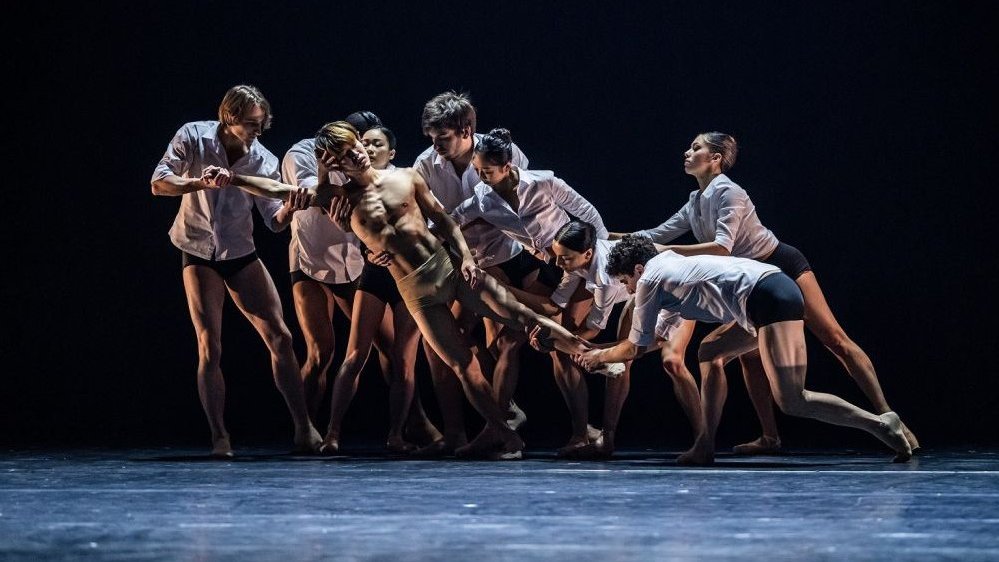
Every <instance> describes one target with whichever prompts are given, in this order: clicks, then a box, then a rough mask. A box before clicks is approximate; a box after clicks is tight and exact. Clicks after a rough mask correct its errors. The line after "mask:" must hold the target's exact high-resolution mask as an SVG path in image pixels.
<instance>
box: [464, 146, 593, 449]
mask: <svg viewBox="0 0 999 562" xmlns="http://www.w3.org/2000/svg"><path fill="white" fill-rule="evenodd" d="M512 146H513V140H512V138H511V135H510V132H509V131H508V130H506V129H493V130H492V131H490V132H489V134H487V135H484V136H483V137H482V139H481V140H480V142H479V143H478V144H477V145H476V146H475V154H474V156H473V158H472V165H473V166H474V167H475V169H476V171H477V172H478V174H479V178H480V179H481V180H482V181H481V183H479V184H478V185H476V186H475V188H474V190H473V191H474V195H473V196H472V197H470V198H468V199H466V200H465V201H463V202H462V203H461V204H460V205H458V206H457V207H456V208H455V209H454V211H452V213H451V216H452V217H453V218H454V219H455V221H456V222H458V223H459V224H470V223H472V222H473V221H475V220H479V219H481V220H484V221H486V222H488V223H491V224H492V225H494V226H495V227H497V228H498V229H500V230H501V231H503V232H504V233H505V234H506V235H507V236H509V237H511V238H513V239H514V240H517V241H518V242H520V243H521V245H523V246H524V247H525V248H526V249H528V250H529V253H528V252H520V254H518V255H517V256H515V257H514V258H513V259H511V260H508V261H506V262H504V263H502V264H499V265H496V266H493V267H492V268H489V269H487V271H489V272H490V273H491V274H493V276H494V277H496V278H497V279H499V280H501V281H503V282H504V283H505V284H506V285H507V286H508V287H509V288H510V289H511V291H512V292H513V293H514V294H515V295H516V296H517V298H518V299H519V300H521V301H522V302H524V303H525V304H527V305H528V306H531V307H532V308H534V309H535V310H536V311H538V312H540V313H542V314H549V315H553V314H556V313H557V312H558V309H554V308H553V309H551V310H546V309H545V308H544V306H543V304H542V303H547V299H538V298H537V296H543V297H548V296H550V295H551V294H552V291H553V290H554V289H555V288H556V287H557V286H558V285H559V284H560V282H561V279H562V277H563V271H562V270H561V269H560V268H559V267H558V266H557V265H555V264H554V263H552V258H553V257H554V253H553V250H552V245H553V242H554V240H555V237H556V234H557V233H558V231H559V229H560V228H561V227H563V226H564V225H566V223H568V222H569V221H570V218H571V217H570V214H571V215H573V216H576V217H578V218H580V219H581V220H583V221H584V222H586V223H589V224H591V225H593V228H594V230H595V235H596V237H597V238H606V237H607V230H606V228H604V224H603V220H602V219H601V218H600V213H598V212H597V210H596V208H594V207H593V205H592V204H590V202H589V201H587V200H586V199H585V198H584V197H583V196H581V195H580V194H579V193H577V192H576V191H575V190H573V189H572V188H571V187H569V185H568V184H566V183H565V181H563V180H562V179H560V178H558V177H555V174H554V173H552V172H550V171H539V170H527V169H522V168H520V167H518V166H516V165H514V164H513V163H512ZM572 300H573V301H574V304H576V303H579V305H578V306H576V307H575V309H573V310H568V311H567V313H566V315H565V317H564V320H566V321H567V320H568V319H569V318H571V317H573V316H574V315H575V314H576V313H578V311H579V310H583V306H582V303H581V302H580V301H582V300H585V299H584V298H583V297H581V296H577V298H575V299H572ZM539 301H540V302H539ZM548 304H550V303H548ZM568 304H569V301H568V300H567V301H566V303H565V304H563V305H562V307H565V306H566V305H568ZM583 314H585V312H584V313H583ZM567 326H571V324H568V325H567ZM505 337H509V338H513V339H512V340H510V341H509V342H505V343H504V338H505ZM524 343H526V339H525V338H524V337H522V335H521V334H512V333H510V332H509V331H503V332H501V334H500V337H499V338H498V344H497V345H508V346H509V347H510V349H511V353H510V354H508V355H507V357H508V358H509V359H507V360H506V361H503V360H502V359H501V360H500V361H499V362H498V363H497V368H496V375H494V376H495V380H494V385H493V388H494V390H495V391H496V393H497V399H498V400H500V403H501V404H505V403H506V402H505V401H506V400H509V399H510V398H512V397H513V393H514V390H515V389H516V385H517V378H518V363H519V361H518V360H517V357H518V355H517V352H518V351H519V349H520V348H521V347H522V346H523V344H524ZM553 361H554V368H555V373H556V381H557V383H558V385H559V388H560V390H561V391H562V393H563V395H564V396H565V397H566V401H567V402H569V403H577V402H578V401H579V398H578V391H577V390H573V389H578V388H579V386H580V381H581V380H582V377H581V375H580V373H579V372H578V369H577V368H576V366H575V365H573V364H572V362H571V361H570V360H569V359H568V357H566V356H565V355H563V354H555V355H553ZM570 408H571V406H570ZM578 417H579V416H574V420H575V419H577V418H578ZM581 427H582V429H580V428H578V427H576V428H574V431H573V433H574V437H573V438H572V439H570V442H569V444H568V445H566V446H565V447H562V448H561V449H559V451H560V453H561V454H564V453H566V452H567V451H569V450H571V449H572V448H574V447H577V446H581V445H585V444H586V443H588V442H589V439H588V436H587V428H586V422H585V411H584V412H583V422H582V426H581ZM580 435H581V437H579V436H580ZM577 437H579V438H577Z"/></svg>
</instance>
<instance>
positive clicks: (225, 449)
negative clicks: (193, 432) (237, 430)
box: [208, 435, 234, 460]
mask: <svg viewBox="0 0 999 562" xmlns="http://www.w3.org/2000/svg"><path fill="white" fill-rule="evenodd" d="M208 456H210V457H212V458H213V459H222V460H225V459H231V458H232V457H233V456H234V455H233V454H232V445H230V444H229V436H228V435H226V436H225V437H217V438H215V439H214V440H212V452H211V453H209V454H208Z"/></svg>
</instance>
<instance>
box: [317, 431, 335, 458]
mask: <svg viewBox="0 0 999 562" xmlns="http://www.w3.org/2000/svg"><path fill="white" fill-rule="evenodd" d="M318 453H319V454H320V455H323V456H326V457H333V456H336V455H339V454H340V438H339V437H337V436H335V435H329V434H327V435H326V439H323V443H322V445H320V446H319V451H318Z"/></svg>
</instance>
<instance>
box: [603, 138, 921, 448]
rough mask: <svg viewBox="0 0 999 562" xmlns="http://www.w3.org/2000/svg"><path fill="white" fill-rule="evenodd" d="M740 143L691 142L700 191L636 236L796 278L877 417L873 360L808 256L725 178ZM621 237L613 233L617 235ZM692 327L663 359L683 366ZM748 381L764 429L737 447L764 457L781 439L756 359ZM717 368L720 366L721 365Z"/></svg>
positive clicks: (717, 377)
mask: <svg viewBox="0 0 999 562" xmlns="http://www.w3.org/2000/svg"><path fill="white" fill-rule="evenodd" d="M737 154H738V145H737V144H736V141H735V139H734V138H732V137H731V136H730V135H726V134H723V133H718V132H711V133H702V134H700V135H698V136H697V137H695V138H694V140H693V142H691V143H690V149H688V150H687V151H686V152H685V153H684V163H683V167H684V170H685V171H686V172H687V174H689V175H691V176H694V178H695V179H696V180H697V184H698V187H699V188H698V189H697V190H696V191H693V192H691V194H690V200H689V201H688V202H687V204H686V205H684V206H683V208H681V209H680V210H679V211H677V213H676V214H674V215H673V216H672V217H670V218H669V219H668V220H667V221H666V222H664V223H663V224H661V225H659V226H657V227H655V228H652V229H649V230H643V231H639V232H637V233H636V234H642V235H645V236H648V237H650V238H651V239H652V241H654V242H656V243H658V244H667V243H668V242H670V241H671V240H673V239H675V238H676V237H678V236H680V235H681V234H684V233H686V232H688V231H689V232H692V233H693V235H694V237H695V238H696V239H697V240H698V241H699V243H698V244H691V245H685V246H667V248H669V249H671V250H673V251H674V252H676V253H678V254H681V255H722V256H729V255H731V256H735V257H742V258H750V259H755V260H758V261H762V262H764V263H768V264H772V265H775V266H777V267H778V268H780V269H781V271H783V272H784V273H785V274H786V275H787V276H788V277H790V278H791V279H793V280H794V281H795V283H797V285H798V287H799V288H800V289H801V292H802V294H803V295H804V300H805V315H804V320H805V325H806V326H808V329H809V330H810V331H811V332H812V333H813V334H815V335H816V336H817V337H818V338H819V340H820V341H821V342H822V343H823V345H825V346H826V348H828V349H829V350H830V351H832V352H833V354H834V355H836V357H837V358H838V359H839V360H840V362H841V363H842V364H843V366H844V367H846V370H847V372H848V373H849V374H850V376H851V377H852V378H853V380H854V381H855V382H856V383H857V385H858V386H859V387H860V389H861V390H862V391H863V392H864V395H865V396H867V398H868V400H870V401H871V404H872V405H873V406H874V411H875V412H878V413H885V412H889V411H891V407H889V406H888V402H887V401H886V400H885V397H884V393H883V392H882V391H881V385H880V384H879V383H878V377H877V374H876V373H875V372H874V365H873V364H872V363H871V360H870V358H869V357H868V356H867V354H866V353H864V350H863V349H861V348H860V346H858V345H857V344H856V343H854V342H853V340H851V339H850V338H849V336H847V335H846V332H845V331H844V330H843V328H842V327H840V325H839V323H838V322H837V321H836V317H835V316H833V313H832V311H831V310H830V309H829V305H828V304H827V303H826V299H825V295H823V293H822V289H821V288H820V287H819V282H818V280H817V279H816V277H815V274H814V273H813V272H812V268H811V266H810V265H809V263H808V260H807V259H805V256H804V255H803V254H802V253H801V252H800V251H799V250H798V249H797V248H794V247H793V246H790V245H788V244H784V243H783V242H780V241H778V240H777V237H776V236H774V234H773V232H771V231H770V230H768V229H767V228H766V227H764V226H763V224H762V223H761V222H760V219H759V217H758V216H757V215H756V208H755V206H754V205H753V202H752V201H751V200H750V199H749V195H748V194H747V193H746V192H745V191H744V190H743V189H742V188H741V187H739V186H738V185H736V184H735V183H734V182H733V181H732V180H730V179H729V178H728V176H726V175H725V172H727V171H728V170H730V169H731V168H732V166H734V165H735V160H736V156H737ZM616 236H620V235H612V238H613V237H616ZM689 330H690V328H689V327H688V328H687V331H685V332H681V333H680V337H675V338H674V339H673V341H671V342H669V344H667V346H666V349H667V351H664V353H673V354H675V357H677V358H679V360H680V361H681V362H682V358H683V355H684V350H685V348H686V345H687V343H688V342H689V339H690V336H689V333H690V332H689ZM740 362H741V363H742V367H743V377H744V378H745V381H746V387H747V389H748V390H749V394H750V397H751V398H752V401H753V406H754V408H755V409H756V412H757V415H758V416H759V418H760V422H761V424H762V425H763V435H762V436H761V437H760V438H758V439H756V440H755V441H752V442H749V443H746V444H743V445H739V446H737V447H736V448H735V452H736V453H741V454H759V453H767V452H772V451H775V450H777V448H778V447H779V446H780V439H779V437H778V434H777V423H776V420H775V419H774V415H773V407H772V398H771V396H770V392H769V388H768V387H767V385H765V384H762V373H763V366H762V365H761V364H760V358H759V356H758V354H749V355H746V356H743V357H740ZM716 367H717V366H716ZM705 376H706V380H705V379H702V381H701V384H702V385H704V384H718V385H721V386H726V385H727V382H726V380H725V374H724V370H723V369H720V368H713V369H711V370H710V371H709V372H708V373H707V374H706V375H705ZM902 429H903V431H904V432H905V436H906V439H907V440H908V441H909V443H910V444H911V445H912V447H913V449H918V448H919V442H918V441H917V440H916V436H915V435H913V434H912V432H911V431H909V429H908V428H907V427H905V424H903V425H902Z"/></svg>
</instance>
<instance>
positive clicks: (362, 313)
mask: <svg viewBox="0 0 999 562" xmlns="http://www.w3.org/2000/svg"><path fill="white" fill-rule="evenodd" d="M384 314H385V303H384V302H382V300H381V299H379V298H378V297H376V296H374V295H372V294H371V293H368V292H365V291H357V292H356V293H355V294H354V309H353V311H352V313H351V315H350V337H349V338H348V340H347V350H346V353H345V355H344V358H343V363H341V364H340V368H339V369H338V370H337V374H336V379H335V380H334V381H333V397H332V398H331V400H330V424H329V427H328V428H327V430H326V437H325V439H323V453H325V454H335V453H337V452H339V450H340V432H341V429H342V425H343V416H344V415H345V414H346V413H347V408H348V407H350V402H351V401H352V400H353V399H354V393H355V392H357V382H358V377H359V376H360V374H361V370H363V369H364V364H365V363H366V362H367V360H368V355H369V354H370V353H371V345H372V342H374V339H375V332H376V331H377V330H378V327H379V324H381V321H382V316H384Z"/></svg>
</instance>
